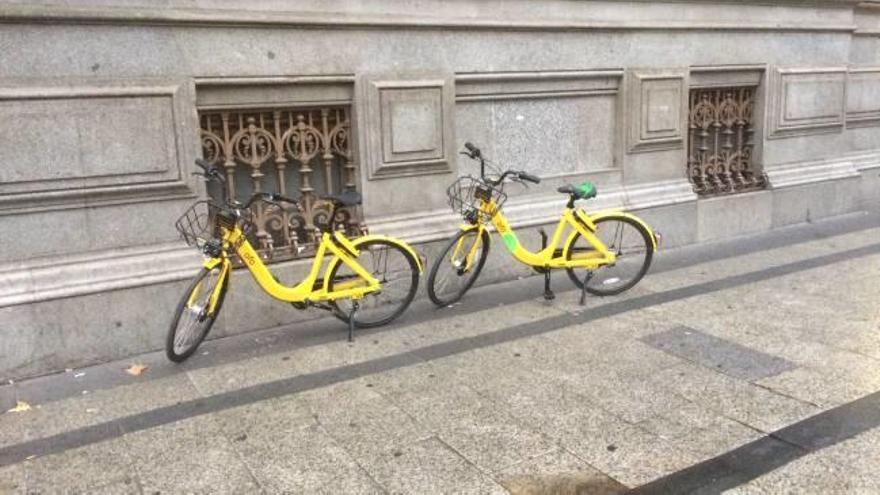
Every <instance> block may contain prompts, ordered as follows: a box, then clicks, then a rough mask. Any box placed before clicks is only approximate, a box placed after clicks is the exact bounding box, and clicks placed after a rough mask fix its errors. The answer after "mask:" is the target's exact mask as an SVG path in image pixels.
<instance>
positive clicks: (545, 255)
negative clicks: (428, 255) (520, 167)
mask: <svg viewBox="0 0 880 495" xmlns="http://www.w3.org/2000/svg"><path fill="white" fill-rule="evenodd" d="M480 212H481V215H484V216H485V217H486V218H490V219H491V222H492V225H493V226H494V227H495V230H497V231H498V234H499V235H501V240H502V241H504V246H505V247H506V248H507V250H508V251H510V253H511V254H512V255H513V257H514V258H516V259H517V260H518V261H520V262H521V263H524V264H526V265H529V266H531V267H535V268H586V269H588V270H592V269H596V268H598V267H600V266H605V265H610V264H612V263H614V262H615V260H616V256H615V255H614V253H612V252H610V251H608V248H607V247H606V246H605V244H604V243H603V242H602V241H601V240H600V239H599V238H598V237H596V235H595V234H594V232H595V231H596V220H598V219H599V218H602V217H604V216H608V215H618V216H626V217H629V218H632V219H633V220H635V221H636V222H638V223H640V224H641V225H643V226H644V227H645V228H646V229H647V231H648V232H649V233H650V234H651V236H650V237H651V244H652V246H651V248H652V249H654V250H656V249H657V244H656V236H655V235H654V232H653V230H651V228H650V227H649V226H648V225H647V224H645V223H644V222H643V221H642V220H641V219H639V218H638V217H636V216H634V215H630V214H628V213H624V212H601V213H598V214H596V215H593V216H590V215H588V214H587V213H586V212H584V211H583V210H580V209H572V208H566V209H565V210H563V212H562V217H561V218H560V219H559V224H558V225H557V226H556V230H555V231H554V232H553V236H552V237H551V238H550V242H549V243H548V245H547V247H545V248H544V249H542V250H541V251H538V252H532V251H529V250H528V249H526V248H524V247H523V246H522V244H520V243H519V240H518V239H517V237H516V234H515V233H514V232H513V229H512V228H511V227H510V223H508V221H507V218H505V217H504V215H503V214H502V213H501V211H499V209H498V207H497V205H496V204H495V202H494V201H490V202H486V201H481V204H480ZM461 228H462V230H475V229H476V230H477V240H476V242H474V243H473V245H471V246H470V247H469V251H468V253H467V255H466V258H465V263H464V265H465V266H464V267H463V268H464V269H465V270H469V269H470V268H471V264H472V263H473V260H474V258H475V256H476V253H477V249H478V248H479V244H480V242H481V241H482V238H483V232H484V231H485V230H486V226H485V225H484V224H483V223H482V222H478V223H477V224H476V225H463V226H462V227H461ZM566 231H569V234H568V236H567V238H566V240H565V244H564V245H563V247H562V248H561V249H560V248H559V245H560V242H562V238H563V236H564V235H565V232H566ZM578 234H580V235H581V236H583V238H584V239H585V240H586V241H587V242H588V243H589V244H590V245H591V246H592V247H593V250H590V251H585V252H578V253H574V254H573V255H572V257H571V259H568V248H569V246H571V243H572V241H573V240H574V237H575V236H576V235H578ZM463 241H464V238H463V237H462V238H461V239H460V240H459V242H458V244H457V245H456V247H455V250H454V251H453V254H452V259H453V260H456V259H459V254H460V253H461V250H462V248H463V247H464V242H463Z"/></svg>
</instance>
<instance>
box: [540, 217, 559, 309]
mask: <svg viewBox="0 0 880 495" xmlns="http://www.w3.org/2000/svg"><path fill="white" fill-rule="evenodd" d="M538 233H539V234H541V249H542V250H543V249H547V233H546V232H544V229H538ZM544 270H545V271H544V299H546V300H548V301H552V300H553V299H556V294H554V293H553V291H552V290H550V267H547V268H545V269H544Z"/></svg>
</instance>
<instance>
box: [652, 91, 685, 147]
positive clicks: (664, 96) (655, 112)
mask: <svg viewBox="0 0 880 495" xmlns="http://www.w3.org/2000/svg"><path fill="white" fill-rule="evenodd" d="M679 98H681V93H680V88H678V87H666V88H664V87H657V88H653V89H651V88H648V90H647V109H646V111H645V115H644V116H645V118H646V119H647V125H646V126H645V129H644V131H645V132H644V134H643V136H642V137H643V138H644V139H649V138H650V136H651V135H652V134H653V135H656V134H658V133H663V132H666V133H672V134H674V133H675V132H676V130H677V129H678V123H679V121H680V119H681V115H680V113H679V108H678V100H679ZM673 102H674V104H673Z"/></svg>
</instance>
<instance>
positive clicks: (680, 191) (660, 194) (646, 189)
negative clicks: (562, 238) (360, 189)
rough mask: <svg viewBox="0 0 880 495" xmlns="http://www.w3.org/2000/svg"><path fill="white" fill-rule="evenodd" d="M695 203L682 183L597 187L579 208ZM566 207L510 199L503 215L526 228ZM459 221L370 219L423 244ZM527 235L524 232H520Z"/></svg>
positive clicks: (437, 215)
mask: <svg viewBox="0 0 880 495" xmlns="http://www.w3.org/2000/svg"><path fill="white" fill-rule="evenodd" d="M696 200H697V195H696V194H695V193H694V192H693V187H692V186H691V184H690V183H689V182H688V181H687V180H685V179H680V180H679V179H677V180H671V181H661V182H653V183H645V184H636V185H629V186H625V185H620V184H609V185H607V186H600V187H599V195H598V196H597V198H596V199H595V200H590V201H588V202H585V203H583V204H582V206H583V207H584V208H585V209H586V210H587V211H589V212H597V211H600V210H608V209H618V208H625V209H627V210H640V209H645V208H652V207H658V206H670V205H677V204H682V203H687V202H693V201H696ZM564 204H565V198H564V196H562V195H560V194H559V193H557V192H548V193H542V194H529V195H524V196H522V197H513V198H511V199H509V200H508V201H507V203H505V207H504V213H505V215H506V216H507V218H508V219H509V220H510V223H511V225H513V226H514V227H515V228H520V229H524V228H529V227H534V226H538V225H546V224H550V223H555V222H557V221H558V220H559V215H560V213H561V212H562V208H563V207H564ZM461 223H462V220H461V217H460V216H458V215H456V214H453V213H452V212H451V211H450V210H449V208H443V209H438V210H434V211H427V212H419V213H417V214H410V215H395V216H387V217H383V218H376V219H370V220H369V225H370V228H371V230H373V231H374V232H382V233H383V234H387V235H391V236H394V237H400V238H402V239H405V240H406V241H407V242H412V243H422V242H431V241H437V240H441V239H447V238H448V237H449V236H450V235H452V233H454V232H455V231H456V229H457V228H458V227H459V226H460V225H461ZM523 234H524V235H527V231H523Z"/></svg>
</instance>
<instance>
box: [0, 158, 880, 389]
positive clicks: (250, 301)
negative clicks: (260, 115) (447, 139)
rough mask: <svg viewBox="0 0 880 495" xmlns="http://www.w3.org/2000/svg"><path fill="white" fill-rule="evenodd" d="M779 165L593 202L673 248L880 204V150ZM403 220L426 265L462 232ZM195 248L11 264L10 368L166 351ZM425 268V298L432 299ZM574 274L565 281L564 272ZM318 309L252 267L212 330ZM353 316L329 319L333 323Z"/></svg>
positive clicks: (500, 250)
mask: <svg viewBox="0 0 880 495" xmlns="http://www.w3.org/2000/svg"><path fill="white" fill-rule="evenodd" d="M799 168H800V170H801V171H802V172H803V173H802V174H790V173H788V169H787V167H779V168H776V169H770V170H768V176H769V178H770V182H771V186H772V187H771V188H770V189H767V190H764V191H757V192H751V193H745V194H737V195H731V196H723V197H716V198H709V199H697V198H696V196H695V195H693V193H692V192H690V191H689V187H688V186H687V183H686V182H682V181H672V182H664V183H656V184H653V185H648V186H640V187H628V188H617V189H614V188H608V189H606V190H605V191H604V192H603V191H600V196H599V198H598V199H597V200H594V201H591V202H587V203H585V204H584V206H585V207H586V208H587V209H588V210H589V211H596V210H599V209H604V208H614V207H621V206H624V207H625V208H626V209H628V210H630V211H633V212H635V213H637V214H638V215H640V216H642V217H643V218H644V219H645V220H646V221H648V222H649V223H650V224H651V225H652V226H653V227H654V228H655V229H656V230H657V231H659V232H661V233H662V235H663V245H662V246H661V249H669V248H672V247H678V246H683V245H688V244H694V243H700V242H711V241H716V240H721V239H728V238H732V237H736V236H742V235H747V234H755V233H759V232H765V231H768V230H771V229H774V228H778V227H783V226H787V225H792V224H797V223H802V222H810V221H814V220H818V219H822V218H828V217H833V216H835V215H841V214H845V213H851V212H856V211H861V210H874V211H878V210H880V153H869V154H861V155H857V156H855V155H854V156H848V157H843V158H841V159H838V160H831V161H824V162H821V163H813V164H799ZM563 205H564V198H563V197H562V196H560V195H551V196H546V197H545V196H542V197H540V198H535V197H532V198H530V199H529V200H528V201H527V202H518V201H517V200H516V198H513V199H512V200H511V201H510V205H509V209H508V212H509V216H510V217H511V218H512V219H513V221H514V223H515V225H516V226H518V227H519V231H518V235H519V237H520V241H521V242H522V243H523V244H524V245H526V246H527V247H529V248H531V249H536V248H538V247H539V245H540V236H539V235H538V233H537V228H538V227H539V226H543V227H544V228H545V229H546V230H550V229H552V227H553V226H554V225H555V222H551V223H548V222H547V220H549V219H553V218H554V214H558V212H559V210H560V209H561V208H562V207H563ZM426 220H428V218H425V217H423V216H422V217H418V218H415V217H409V218H400V217H398V218H393V219H386V220H384V221H378V222H376V223H374V224H372V225H371V227H372V230H373V231H374V232H377V233H379V232H381V233H387V234H390V235H399V234H404V235H403V237H404V238H407V239H408V240H410V241H412V242H414V244H415V246H416V249H417V250H418V251H419V252H421V253H422V254H423V255H424V256H426V257H427V260H428V262H427V267H426V270H427V269H429V268H430V264H431V262H432V261H433V260H434V258H435V256H436V255H437V253H438V252H439V250H440V249H442V248H443V247H444V245H445V242H446V239H447V238H448V236H449V235H451V234H452V233H454V232H455V229H456V228H457V227H456V226H457V224H458V223H459V221H458V220H457V219H455V217H454V216H453V215H451V214H449V215H446V214H443V215H433V216H432V217H430V222H428V221H426ZM191 251H192V250H189V251H187V250H183V249H180V248H179V247H168V246H166V247H163V248H162V249H155V248H154V249H153V250H152V251H137V250H134V251H125V252H114V253H107V255H106V256H105V257H104V259H100V260H95V259H92V260H91V261H88V260H85V259H82V260H72V261H71V260H68V261H67V262H66V263H64V264H56V265H52V264H39V263H31V264H18V265H16V266H9V267H4V269H3V270H0V280H4V281H11V282H14V283H10V284H0V285H6V286H8V287H9V288H8V289H4V290H0V303H2V304H3V305H4V306H3V307H0V321H2V322H3V325H2V327H0V378H2V379H4V380H6V379H10V378H20V377H24V376H32V375H38V374H44V373H50V372H53V371H58V370H63V369H65V368H75V367H81V366H85V365H88V364H93V363H97V362H103V361H109V360H115V359H121V358H124V357H126V356H130V355H134V354H138V353H143V352H148V351H154V350H158V349H162V348H163V345H164V338H165V333H166V331H167V327H168V324H169V320H170V319H171V313H172V312H173V310H174V308H175V306H176V304H177V302H178V299H179V298H180V295H181V293H182V292H183V290H184V288H185V286H186V284H187V283H188V278H189V277H190V276H192V275H193V274H195V272H197V270H198V266H199V265H198V257H197V256H195V254H194V253H193V252H191ZM491 253H492V254H491V256H490V258H489V260H488V265H487V266H486V269H485V271H484V272H483V274H482V275H481V278H480V280H479V284H480V285H484V284H489V283H493V282H499V281H503V280H511V279H515V278H517V277H525V276H529V275H532V274H534V272H533V271H532V270H531V269H529V268H527V267H524V266H522V265H520V264H518V263H515V262H512V260H511V258H510V257H509V256H508V255H507V253H506V252H505V250H504V247H503V243H501V242H500V240H499V239H498V238H497V236H493V243H492V251H491ZM307 268H308V262H302V261H298V262H288V263H282V264H279V265H274V266H273V271H274V272H275V273H276V274H277V276H278V277H279V279H280V280H281V281H282V282H286V283H293V282H295V281H296V280H299V279H300V278H301V277H303V276H304V274H305V271H306V270H307ZM426 278H427V273H425V274H423V277H422V287H420V292H419V294H420V297H424V291H425V289H424V281H425V280H426ZM560 283H563V282H560ZM325 316H326V313H324V312H323V311H318V310H309V311H297V310H295V309H294V308H292V307H290V306H289V305H287V304H285V303H281V302H278V301H275V300H273V299H271V298H269V297H268V296H266V295H265V294H264V293H263V292H262V291H260V290H259V289H258V287H257V286H256V284H255V282H254V281H253V279H252V278H251V276H250V274H249V273H247V272H246V271H242V270H239V271H236V272H235V273H234V274H233V278H232V281H231V290H230V292H229V294H228V297H227V300H226V302H225V306H224V310H223V313H222V314H221V316H220V319H219V320H218V321H217V323H216V325H215V327H214V329H213V330H212V333H211V336H210V338H219V337H223V336H227V335H232V334H239V333H245V332H251V331H254V330H259V329H265V328H271V327H275V326H279V325H289V324H296V323H298V322H302V321H306V320H310V319H315V318H322V317H325ZM344 330H345V326H344V325H343V324H342V323H341V322H339V323H336V322H334V321H333V320H328V328H327V331H328V332H339V335H340V338H343V334H344Z"/></svg>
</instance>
